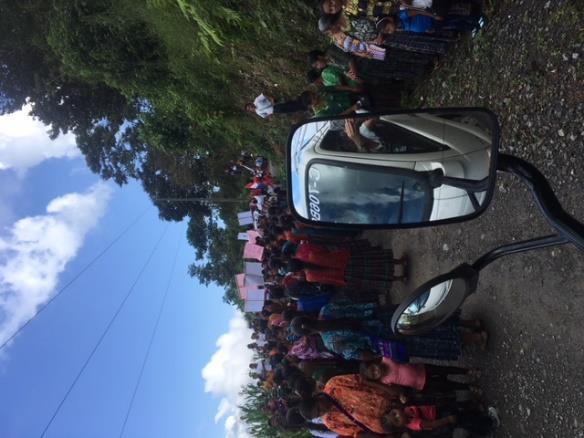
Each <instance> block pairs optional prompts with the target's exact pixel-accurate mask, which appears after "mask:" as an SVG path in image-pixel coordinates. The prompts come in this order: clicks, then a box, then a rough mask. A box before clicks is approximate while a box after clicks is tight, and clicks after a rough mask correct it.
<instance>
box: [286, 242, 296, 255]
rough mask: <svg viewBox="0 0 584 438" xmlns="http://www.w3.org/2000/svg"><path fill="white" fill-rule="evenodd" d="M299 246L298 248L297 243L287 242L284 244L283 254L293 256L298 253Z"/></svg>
mask: <svg viewBox="0 0 584 438" xmlns="http://www.w3.org/2000/svg"><path fill="white" fill-rule="evenodd" d="M297 248H298V245H296V244H295V243H292V242H286V243H285V244H284V245H282V255H285V256H288V257H291V256H293V255H294V254H296V249H297Z"/></svg>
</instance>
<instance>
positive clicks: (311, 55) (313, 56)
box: [308, 50, 326, 67]
mask: <svg viewBox="0 0 584 438" xmlns="http://www.w3.org/2000/svg"><path fill="white" fill-rule="evenodd" d="M322 56H326V54H325V53H324V52H323V51H322V50H311V51H310V52H308V65H310V66H311V67H314V64H315V63H316V61H318V58H320V57H322Z"/></svg>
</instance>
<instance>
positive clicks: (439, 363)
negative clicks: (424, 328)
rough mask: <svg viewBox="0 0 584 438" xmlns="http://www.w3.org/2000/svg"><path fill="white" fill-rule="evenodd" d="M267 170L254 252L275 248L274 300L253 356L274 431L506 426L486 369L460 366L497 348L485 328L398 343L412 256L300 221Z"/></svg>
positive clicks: (269, 277)
mask: <svg viewBox="0 0 584 438" xmlns="http://www.w3.org/2000/svg"><path fill="white" fill-rule="evenodd" d="M259 169H260V167H258V166H256V173H255V174H254V176H253V180H252V182H250V184H251V185H248V188H249V189H250V193H251V197H252V200H253V199H255V200H256V201H257V199H256V198H258V197H261V203H258V202H255V203H253V201H252V203H253V206H252V208H253V209H254V212H255V213H257V215H258V217H257V222H256V229H257V231H258V232H259V237H256V241H255V242H253V243H255V244H257V245H261V246H263V247H264V252H263V260H262V268H263V272H262V274H263V277H264V281H265V285H264V287H265V295H266V301H265V303H264V306H263V309H262V310H261V312H258V313H254V314H253V315H254V316H253V317H252V321H253V322H252V324H251V325H252V329H253V335H252V339H253V342H252V343H251V344H249V345H248V348H250V349H252V350H253V351H254V357H255V360H254V362H253V363H252V364H250V375H251V376H252V377H253V378H254V379H255V380H256V381H257V385H260V386H261V387H262V388H263V390H264V391H266V392H267V393H269V394H270V400H271V401H270V402H269V403H267V404H266V406H265V407H264V410H265V413H266V414H267V415H268V416H269V417H270V424H271V426H273V427H275V428H278V429H281V430H290V431H298V430H303V429H304V430H308V431H310V432H311V434H312V435H313V436H324V437H346V436H352V437H368V436H386V437H408V436H411V437H414V436H421V437H423V436H431V437H451V436H453V433H465V434H466V435H462V436H476V437H482V436H486V435H487V434H488V433H490V432H491V431H492V430H493V429H494V428H495V427H496V426H497V425H498V422H499V419H498V414H497V412H496V410H494V409H493V408H488V407H486V406H485V405H484V403H483V401H482V399H481V396H482V391H481V390H480V388H479V387H478V386H476V380H477V379H478V377H479V376H480V371H479V370H477V369H472V368H463V367H461V366H458V365H457V366H452V363H453V361H458V360H459V359H460V357H461V355H462V353H463V350H464V349H465V347H466V346H475V347H476V348H481V349H484V348H486V346H487V341H488V334H487V332H486V331H485V330H484V328H483V326H482V323H481V321H479V320H466V319H463V318H461V317H460V316H456V317H455V318H452V319H450V320H449V321H447V322H446V323H444V324H443V325H441V326H440V327H439V328H437V329H434V331H432V332H430V333H428V334H426V335H424V336H399V335H396V334H394V333H393V332H392V331H391V329H390V320H391V316H392V314H393V311H394V310H395V306H394V305H392V295H391V290H392V284H393V283H394V282H397V281H404V280H405V279H406V278H407V272H408V258H407V257H406V256H404V255H402V256H401V257H396V256H395V255H394V254H393V253H392V251H391V250H388V249H384V248H382V247H377V246H374V245H372V244H371V243H370V242H369V241H367V240H365V239H363V238H361V237H360V235H359V233H357V232H351V231H348V230H339V229H327V228H315V227H308V226H305V225H304V224H302V223H300V222H297V221H295V220H294V218H293V217H292V216H291V214H290V212H289V210H288V203H287V194H286V190H285V189H284V188H282V187H279V186H277V185H276V184H275V183H274V180H273V178H272V177H271V175H270V174H269V172H268V171H266V170H264V171H263V175H261V176H258V171H259ZM393 301H395V300H393Z"/></svg>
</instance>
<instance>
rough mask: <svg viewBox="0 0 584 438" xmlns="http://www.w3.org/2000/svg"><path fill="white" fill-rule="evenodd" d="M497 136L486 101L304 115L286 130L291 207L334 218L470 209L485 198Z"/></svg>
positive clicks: (386, 224)
mask: <svg viewBox="0 0 584 438" xmlns="http://www.w3.org/2000/svg"><path fill="white" fill-rule="evenodd" d="M498 146H499V124H498V122H497V118H496V116H495V115H494V114H493V113H492V112H490V111H488V110H485V109H476V108H463V109H460V108H455V109H434V110H415V111H401V112H385V113H377V114H368V113H365V114H351V115H345V116H337V117H330V118H317V119H311V120H308V121H306V122H304V123H301V124H299V125H296V126H295V127H294V128H293V129H292V131H291V134H290V137H289V140H288V163H287V164H288V183H289V190H288V193H289V196H290V205H291V209H292V212H293V213H294V215H295V216H296V217H297V218H298V219H299V220H301V221H302V222H305V223H309V224H314V225H324V226H341V227H360V228H413V227H420V226H426V225H439V224H445V223H452V222H459V221H464V220H469V219H473V218H476V217H477V216H479V215H480V214H481V213H482V212H483V211H484V210H485V209H486V208H487V206H488V204H489V202H490V200H491V198H492V194H493V190H494V185H495V173H496V160H497V150H498Z"/></svg>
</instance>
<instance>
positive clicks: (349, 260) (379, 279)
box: [282, 240, 407, 291]
mask: <svg viewBox="0 0 584 438" xmlns="http://www.w3.org/2000/svg"><path fill="white" fill-rule="evenodd" d="M282 253H283V255H284V256H286V257H291V258H292V260H293V262H292V263H289V270H290V271H291V272H295V273H297V274H296V276H297V277H299V278H300V279H302V277H304V278H303V279H304V280H306V281H308V282H311V283H315V282H316V283H322V284H328V285H332V286H341V287H345V286H347V287H349V288H352V289H357V290H359V291H372V290H377V291H387V290H388V289H389V288H390V287H391V283H392V282H393V281H396V280H397V281H405V280H406V278H407V276H406V275H405V265H406V263H407V258H406V257H405V256H404V257H402V258H400V259H394V258H393V253H392V251H391V250H389V249H382V248H375V247H372V246H371V245H370V244H369V243H368V242H367V241H365V240H362V241H358V243H354V244H353V246H352V247H350V246H344V245H339V246H336V247H326V246H324V245H318V244H314V243H311V242H309V241H303V242H301V243H300V244H298V245H296V244H293V243H291V242H288V243H286V244H284V246H283V247H282ZM395 265H400V266H401V267H402V270H403V271H404V272H403V273H402V275H394V271H395ZM299 271H301V272H299Z"/></svg>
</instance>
